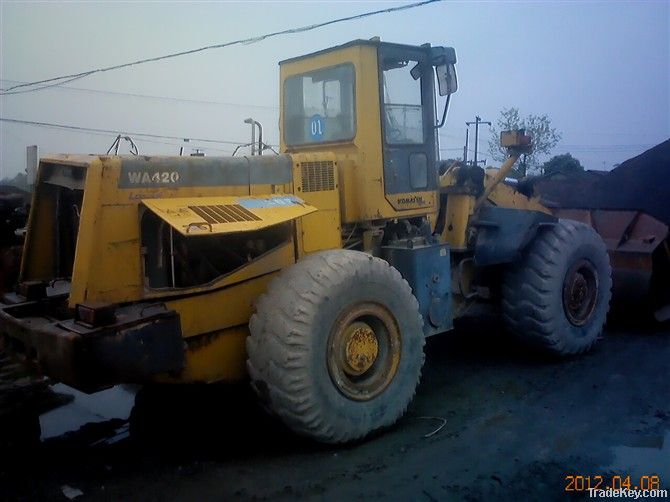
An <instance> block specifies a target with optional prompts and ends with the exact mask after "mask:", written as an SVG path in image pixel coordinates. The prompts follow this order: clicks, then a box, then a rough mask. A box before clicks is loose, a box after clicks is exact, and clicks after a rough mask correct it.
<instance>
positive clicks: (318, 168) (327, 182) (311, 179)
mask: <svg viewBox="0 0 670 502" xmlns="http://www.w3.org/2000/svg"><path fill="white" fill-rule="evenodd" d="M301 166H302V191H303V192H323V191H326V190H335V166H334V165H333V161H332V160H322V161H319V162H303V163H302V164H301Z"/></svg>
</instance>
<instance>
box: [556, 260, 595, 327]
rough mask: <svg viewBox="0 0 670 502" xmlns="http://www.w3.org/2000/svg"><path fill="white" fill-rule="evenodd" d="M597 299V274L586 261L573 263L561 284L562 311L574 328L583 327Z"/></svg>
mask: <svg viewBox="0 0 670 502" xmlns="http://www.w3.org/2000/svg"><path fill="white" fill-rule="evenodd" d="M597 299H598V274H597V272H596V269H595V267H594V266H593V264H592V263H591V262H590V261H588V260H581V261H579V262H577V263H575V264H574V265H573V266H572V267H570V269H569V270H568V273H567V274H566V275H565V280H564V282H563V310H565V314H566V316H567V318H568V320H569V321H570V322H571V323H572V324H574V325H575V326H583V325H584V324H586V322H587V321H588V320H589V319H590V317H591V314H593V311H594V310H595V306H596V301H597Z"/></svg>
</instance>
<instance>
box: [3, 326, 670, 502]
mask: <svg viewBox="0 0 670 502" xmlns="http://www.w3.org/2000/svg"><path fill="white" fill-rule="evenodd" d="M426 352H427V358H426V365H425V367H424V374H423V379H422V383H421V385H420V387H419V389H418V393H417V396H416V399H415V400H414V402H413V404H412V405H411V406H410V409H409V411H408V413H407V415H406V416H405V417H404V418H403V419H402V420H401V421H400V422H399V423H398V424H397V425H396V426H395V427H393V428H391V429H390V430H387V431H384V432H383V433H381V434H378V435H377V436H376V437H373V438H369V439H367V440H366V441H364V442H361V443H358V444H353V445H347V446H344V447H332V446H322V445H317V444H314V443H311V442H309V441H306V440H304V439H301V438H299V437H296V436H295V435H293V434H291V433H290V432H289V431H287V430H286V429H284V428H283V427H282V426H281V425H279V424H278V423H277V422H275V421H274V420H272V419H270V418H269V417H267V416H266V415H264V414H263V413H262V412H261V411H260V410H259V409H258V408H257V406H256V405H255V401H254V399H253V396H251V395H250V393H249V392H248V391H247V388H246V387H220V386H214V387H212V386H210V387H196V388H193V387H190V388H175V387H170V388H167V389H165V388H144V389H141V390H139V392H138V393H137V395H136V396H135V402H134V406H132V404H133V403H132V396H133V394H134V392H135V389H128V388H126V389H122V390H121V391H119V392H121V393H122V394H123V395H124V396H126V397H125V398H124V399H126V401H128V400H129V403H130V404H124V403H123V402H121V401H123V400H120V401H119V400H117V398H118V395H117V394H110V391H107V394H104V393H103V394H101V396H102V397H101V396H98V398H96V396H93V397H92V398H86V399H89V400H88V401H87V402H85V403H84V404H85V409H86V413H87V414H86V413H83V412H82V411H81V410H83V409H84V405H82V404H81V403H80V408H79V410H80V411H77V408H73V409H71V410H70V411H71V412H70V414H69V415H68V414H67V413H65V414H63V413H61V415H52V418H51V419H50V420H48V419H47V418H48V417H45V416H43V417H42V419H41V422H42V437H43V439H42V441H40V442H37V441H35V438H33V441H32V442H31V441H30V438H26V440H25V441H23V442H22V441H14V443H15V444H18V445H19V446H17V447H15V448H14V449H12V450H11V451H9V450H7V449H6V450H5V451H3V452H2V454H1V455H2V459H1V460H0V462H2V468H1V470H0V499H2V500H14V499H45V500H61V501H62V500H67V498H66V496H65V495H64V493H66V494H69V495H70V496H73V495H76V494H77V493H78V492H77V491H76V490H80V491H81V492H82V493H83V495H81V496H79V497H77V499H76V500H143V501H152V500H189V501H190V500H228V499H233V498H235V499H243V500H249V499H251V500H266V499H271V500H288V499H296V498H299V499H327V500H347V499H392V500H428V501H432V500H491V499H517V500H540V499H541V500H564V499H566V498H568V499H571V498H580V497H581V498H588V495H587V494H585V493H568V492H566V491H565V488H566V485H567V481H566V476H569V475H584V476H588V475H590V476H596V475H601V476H603V477H604V479H605V482H606V483H607V482H609V480H610V479H611V477H612V476H614V475H617V474H618V475H624V476H626V475H630V476H631V479H632V480H633V485H634V484H635V483H637V480H638V479H639V478H640V476H643V475H659V476H660V479H661V486H662V487H663V488H670V365H669V363H670V327H668V326H666V327H664V328H658V327H657V328H654V329H645V330H639V329H638V331H637V332H634V333H633V332H631V331H630V330H624V329H609V330H608V331H607V333H606V336H605V338H604V339H603V340H602V341H601V343H599V344H598V345H597V347H596V349H595V350H594V351H592V352H591V353H589V354H587V355H585V356H582V357H579V358H574V359H567V360H565V359H563V360H559V359H553V358H548V357H544V356H539V355H538V354H537V353H535V352H530V351H528V350H526V349H525V348H524V347H523V346H521V345H520V344H518V343H517V342H515V341H514V340H512V339H510V338H509V337H508V336H507V335H506V334H504V333H503V332H502V331H501V329H500V327H499V324H498V323H496V322H495V321H493V322H491V321H487V322H483V321H478V322H466V323H464V324H463V325H462V326H461V327H460V328H458V329H456V330H455V331H453V332H451V333H449V334H446V335H442V336H438V337H433V338H431V339H430V340H429V342H428V344H427V347H426ZM59 390H61V391H62V390H63V389H59ZM115 396H116V397H115ZM82 399H84V398H82ZM96 399H97V401H96ZM76 402H77V398H75V401H74V403H76ZM119 403H120V404H119ZM131 406H132V411H130V416H129V417H128V410H129V409H130V408H131ZM52 413H54V412H52ZM115 413H116V414H117V415H119V416H118V417H116V418H109V417H110V416H114V414H115ZM54 416H55V417H56V419H55V420H56V422H58V423H56V424H54V423H53V422H54ZM58 417H60V418H58ZM427 417H428V418H427ZM430 417H433V418H430ZM30 420H32V421H35V420H37V417H33V418H30V417H26V421H27V422H29V421H30ZM77 420H79V422H77ZM82 421H83V422H84V423H83V424H82V423H81V422H82ZM443 423H444V427H442V428H441V429H440V430H439V431H438V432H436V433H435V434H433V435H431V436H429V437H426V435H427V434H429V433H431V432H433V431H435V430H436V429H437V428H438V427H439V426H440V425H441V424H443ZM59 427H62V428H63V429H65V430H67V429H68V428H69V429H71V430H69V431H65V432H64V431H62V430H60V429H59ZM26 429H31V428H30V427H27V428H26ZM33 430H34V428H33ZM45 436H49V437H45ZM30 445H32V446H30ZM65 486H67V487H69V488H71V489H73V490H75V491H70V490H68V489H67V488H64V487H65Z"/></svg>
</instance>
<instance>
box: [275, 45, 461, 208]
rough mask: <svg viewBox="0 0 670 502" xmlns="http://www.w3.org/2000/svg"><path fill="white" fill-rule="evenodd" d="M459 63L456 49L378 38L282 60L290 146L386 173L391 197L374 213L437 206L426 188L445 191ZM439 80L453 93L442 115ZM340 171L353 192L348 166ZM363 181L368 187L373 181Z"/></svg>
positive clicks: (444, 92)
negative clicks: (442, 179)
mask: <svg viewBox="0 0 670 502" xmlns="http://www.w3.org/2000/svg"><path fill="white" fill-rule="evenodd" d="M455 63H456V54H455V51H454V50H453V49H452V48H445V47H431V46H430V44H424V45H421V46H411V45H402V44H393V43H386V42H380V41H378V40H375V39H373V40H355V41H353V42H349V43H347V44H344V45H340V46H337V47H333V48H330V49H326V50H323V51H319V52H316V53H312V54H308V55H306V56H301V57H298V58H294V59H289V60H286V61H282V62H281V63H280V68H281V83H282V90H281V105H282V106H281V120H280V127H281V133H282V134H281V148H282V151H283V152H288V153H294V152H295V153H299V152H315V153H316V152H321V151H324V150H327V151H332V152H334V153H336V154H338V153H341V154H345V155H346V156H347V157H348V158H354V159H355V161H354V163H355V164H358V165H360V166H362V167H363V166H364V168H365V170H366V171H367V172H368V173H369V174H371V175H374V174H375V173H377V172H381V173H382V174H381V175H379V174H377V175H376V176H374V178H375V179H377V180H382V179H383V186H381V187H379V188H381V190H382V191H381V194H383V196H384V198H385V199H387V201H386V202H385V203H383V204H382V203H379V204H377V205H376V207H370V211H369V212H371V213H374V214H376V215H378V216H379V215H381V216H382V217H385V216H386V214H385V213H389V216H391V214H390V213H391V212H393V210H394V209H395V210H398V209H401V210H403V209H414V208H419V207H424V208H427V209H429V208H430V207H432V206H433V203H434V197H431V196H429V195H427V194H424V195H421V192H429V191H432V192H434V191H435V190H436V189H437V161H438V160H439V159H438V135H437V129H438V128H439V127H441V126H442V125H443V124H444V118H445V116H446V108H447V106H448V96H449V95H450V94H451V93H453V92H455V91H456V88H457V84H456V72H455V68H454V64H455ZM436 79H437V81H438V85H437V88H438V90H439V95H440V96H447V99H446V100H444V101H445V102H444V104H443V105H442V106H443V107H444V108H443V109H444V112H442V107H440V112H442V113H441V114H440V115H438V116H436V110H437V108H438V107H437V101H438V100H437V98H436V96H435V88H436V85H435V80H436ZM440 117H441V119H440ZM340 175H341V176H343V177H344V190H345V191H348V192H349V193H353V192H354V191H355V190H356V188H355V187H353V186H351V182H349V185H348V184H347V181H348V180H347V179H346V173H343V169H342V166H340ZM369 178H370V176H368V181H369ZM356 184H357V185H358V186H359V187H361V189H362V187H363V186H364V185H365V184H366V183H365V182H364V181H363V180H358V181H357V182H356ZM370 189H371V187H367V192H366V193H369V190H370ZM381 194H380V195H381ZM356 198H358V199H361V198H362V196H359V197H356ZM363 205H365V204H363ZM389 205H390V206H391V207H389ZM380 206H384V207H380ZM389 209H390V210H391V211H389ZM363 212H364V213H365V212H366V211H363ZM365 216H366V215H365V214H364V215H363V219H366V218H365ZM345 219H349V218H345Z"/></svg>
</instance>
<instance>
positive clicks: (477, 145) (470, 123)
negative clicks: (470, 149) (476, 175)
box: [465, 116, 491, 166]
mask: <svg viewBox="0 0 670 502" xmlns="http://www.w3.org/2000/svg"><path fill="white" fill-rule="evenodd" d="M472 124H474V125H475V160H473V161H472V164H473V165H475V166H476V165H477V164H479V161H478V160H477V149H478V147H479V124H488V125H491V122H486V121H484V120H482V119H481V117H479V116H476V117H475V121H474V122H466V123H465V125H466V126H468V127H469V126H471V125H472Z"/></svg>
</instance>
